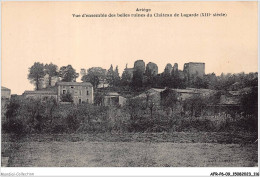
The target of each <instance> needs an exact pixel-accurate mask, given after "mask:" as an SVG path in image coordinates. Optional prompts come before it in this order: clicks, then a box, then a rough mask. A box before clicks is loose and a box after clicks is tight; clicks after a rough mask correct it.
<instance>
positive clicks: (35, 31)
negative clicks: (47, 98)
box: [1, 2, 258, 94]
mask: <svg viewBox="0 0 260 177" xmlns="http://www.w3.org/2000/svg"><path fill="white" fill-rule="evenodd" d="M136 8H147V9H151V12H149V13H150V14H154V13H173V14H174V13H198V14H200V13H202V12H209V13H212V14H213V13H221V12H222V13H226V14H227V17H194V18H186V17H179V18H174V17H161V18H158V17H153V18H149V17H143V18H138V17H136V18H123V17H121V18H120V17H118V18H97V17H93V18H86V17H85V18H83V17H82V18H73V17H72V14H84V13H86V14H91V13H95V14H96V13H98V14H99V13H129V14H135V13H136ZM139 13H144V14H147V13H146V12H139ZM257 28H258V27H257V2H2V45H1V46H2V56H1V62H2V70H1V71H2V83H1V85H2V86H5V87H7V88H10V89H11V92H12V94H22V93H23V92H24V90H33V89H34V86H33V85H32V84H31V83H30V82H29V80H28V79H27V75H28V68H29V67H30V66H32V65H33V63H34V62H42V63H50V62H52V63H54V64H57V65H58V66H59V67H61V66H64V65H68V64H71V65H72V66H73V67H74V68H75V69H76V70H77V72H80V68H86V69H87V68H90V67H94V66H100V67H103V68H105V69H108V68H109V67H110V65H111V64H113V66H114V67H115V66H116V65H118V67H119V72H120V73H122V71H123V70H124V68H125V65H126V64H127V63H128V67H133V64H134V61H135V60H138V59H142V60H144V61H145V63H146V64H147V63H148V62H150V61H151V62H154V63H156V64H157V65H158V67H159V72H162V71H163V69H164V67H165V66H166V64H167V63H171V64H172V65H173V64H174V63H178V64H179V69H181V70H182V69H183V64H184V63H186V62H205V64H206V73H212V72H215V73H216V74H217V75H219V74H221V73H222V72H224V73H238V72H246V73H248V72H257V71H258V58H257V53H258V49H257V42H258V37H257ZM78 81H80V78H79V79H78Z"/></svg>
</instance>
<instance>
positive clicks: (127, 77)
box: [121, 65, 132, 86]
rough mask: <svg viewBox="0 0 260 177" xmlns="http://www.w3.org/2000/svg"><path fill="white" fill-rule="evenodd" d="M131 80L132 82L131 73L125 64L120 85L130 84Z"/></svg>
mask: <svg viewBox="0 0 260 177" xmlns="http://www.w3.org/2000/svg"><path fill="white" fill-rule="evenodd" d="M131 82H132V75H131V73H130V72H129V70H128V68H127V65H126V67H125V69H124V71H123V74H122V79H121V85H123V86H129V85H130V84H131Z"/></svg>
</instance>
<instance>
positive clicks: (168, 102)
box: [162, 89, 178, 112]
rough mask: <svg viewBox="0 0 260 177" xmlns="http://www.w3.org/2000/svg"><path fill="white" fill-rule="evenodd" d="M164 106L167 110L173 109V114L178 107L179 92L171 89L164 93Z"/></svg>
mask: <svg viewBox="0 0 260 177" xmlns="http://www.w3.org/2000/svg"><path fill="white" fill-rule="evenodd" d="M162 97H163V99H162V106H164V107H166V108H171V110H172V112H173V110H174V108H176V106H177V102H178V95H177V92H176V91H174V90H171V89H166V90H165V91H164V92H163V93H162Z"/></svg>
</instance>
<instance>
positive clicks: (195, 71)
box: [183, 62, 205, 77]
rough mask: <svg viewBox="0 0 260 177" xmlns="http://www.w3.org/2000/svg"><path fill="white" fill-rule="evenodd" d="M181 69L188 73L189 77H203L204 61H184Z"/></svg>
mask: <svg viewBox="0 0 260 177" xmlns="http://www.w3.org/2000/svg"><path fill="white" fill-rule="evenodd" d="M183 71H184V72H186V73H188V75H189V77H191V76H192V75H194V76H199V77H203V76H204V74H205V63H193V62H190V63H185V64H184V68H183Z"/></svg>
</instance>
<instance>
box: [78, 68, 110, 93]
mask: <svg viewBox="0 0 260 177" xmlns="http://www.w3.org/2000/svg"><path fill="white" fill-rule="evenodd" d="M105 77H106V70H105V69H103V68H101V67H92V68H89V69H88V72H87V75H85V76H83V77H82V78H81V80H82V81H83V82H90V83H91V84H92V85H93V87H94V89H96V88H97V87H98V84H99V83H100V81H101V80H103V81H104V80H105Z"/></svg>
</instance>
